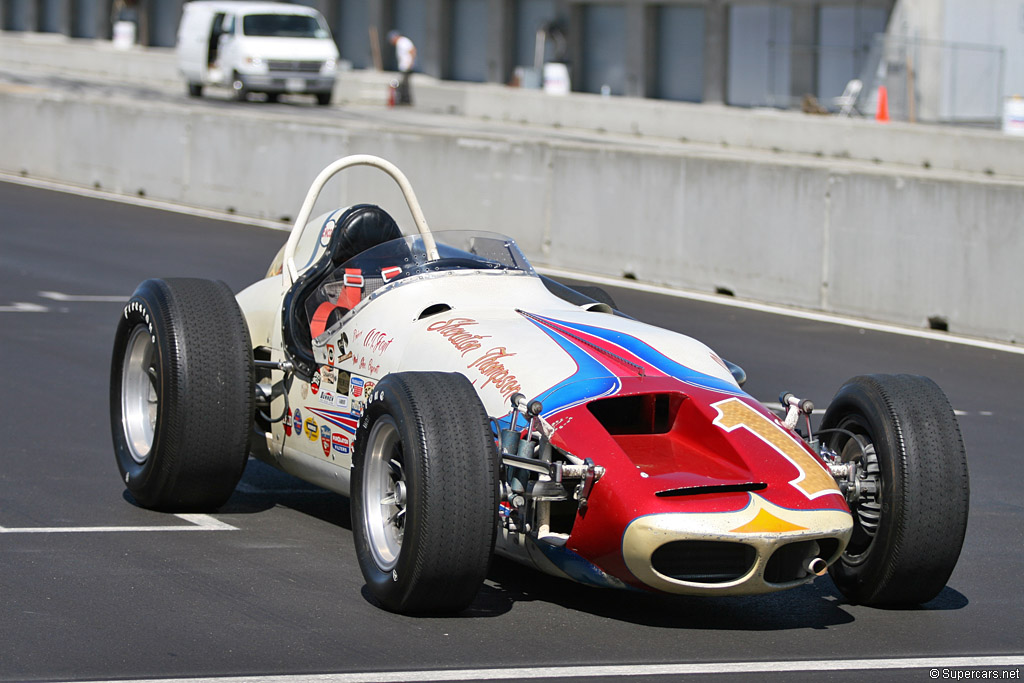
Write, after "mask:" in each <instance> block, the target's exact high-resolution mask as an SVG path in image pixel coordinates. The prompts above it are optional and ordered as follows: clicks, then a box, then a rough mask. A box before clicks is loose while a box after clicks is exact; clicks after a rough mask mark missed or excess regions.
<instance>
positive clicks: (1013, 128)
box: [1003, 95, 1024, 135]
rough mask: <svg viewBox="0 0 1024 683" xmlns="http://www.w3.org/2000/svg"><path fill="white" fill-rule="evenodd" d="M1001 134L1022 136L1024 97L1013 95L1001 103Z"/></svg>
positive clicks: (1023, 128)
mask: <svg viewBox="0 0 1024 683" xmlns="http://www.w3.org/2000/svg"><path fill="white" fill-rule="evenodd" d="M1003 132H1004V133H1006V134H1007V135H1024V97H1021V96H1020V95H1014V96H1013V97H1007V98H1006V100H1005V101H1004V102H1003Z"/></svg>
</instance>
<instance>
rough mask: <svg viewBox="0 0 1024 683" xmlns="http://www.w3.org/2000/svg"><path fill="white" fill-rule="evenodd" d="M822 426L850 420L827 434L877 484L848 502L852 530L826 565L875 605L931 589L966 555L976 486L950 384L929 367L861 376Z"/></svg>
mask: <svg viewBox="0 0 1024 683" xmlns="http://www.w3.org/2000/svg"><path fill="white" fill-rule="evenodd" d="M821 428H822V430H827V429H841V430H844V432H838V431H834V432H825V433H823V434H822V436H823V438H824V439H825V441H826V443H828V444H829V446H830V447H831V448H832V449H833V450H834V451H835V452H837V453H839V454H840V455H841V456H842V458H843V460H844V461H847V462H848V461H850V460H851V459H855V458H857V457H858V456H859V460H858V461H857V462H858V468H859V469H860V470H861V477H862V481H861V484H862V486H865V487H867V490H868V491H871V490H872V489H874V490H876V491H877V493H874V494H872V493H869V494H868V495H865V496H863V497H862V498H861V499H860V500H859V501H855V502H854V503H852V504H851V506H850V508H851V512H852V513H853V518H854V527H853V535H852V537H851V539H850V543H849V545H848V546H847V548H846V550H845V552H844V553H843V554H842V556H841V557H840V558H839V560H837V561H836V562H835V563H834V564H833V565H832V567H831V568H830V569H829V573H830V574H831V576H832V580H833V581H834V582H835V584H836V586H837V587H838V588H839V590H840V591H841V592H842V593H843V595H845V596H846V597H847V598H848V599H849V600H850V601H852V602H855V603H861V604H865V605H873V606H898V605H917V604H921V603H924V602H928V601H929V600H931V599H933V598H935V597H936V596H937V595H938V594H939V592H940V591H941V590H942V588H943V587H944V586H945V585H946V582H947V581H948V580H949V577H950V575H951V574H952V573H953V568H954V567H955V566H956V561H957V558H958V557H959V556H960V548H961V546H962V545H963V540H964V532H965V531H966V528H967V508H968V500H969V494H970V486H969V481H968V473H967V457H966V454H965V452H964V445H963V440H962V439H961V436H960V428H959V426H958V424H957V420H956V417H955V415H954V414H953V409H952V408H951V407H950V405H949V401H948V400H947V399H946V396H945V394H944V393H943V392H942V390H941V389H940V388H939V387H938V385H936V384H935V382H933V381H932V380H930V379H928V378H926V377H918V376H915V375H868V376H862V377H855V378H853V379H851V380H849V381H848V382H847V383H846V384H845V385H843V387H842V388H841V389H840V390H839V392H838V393H837V394H836V396H835V398H834V399H833V400H832V403H831V404H830V405H829V407H828V410H827V411H826V412H825V417H824V419H823V421H822V425H821ZM845 432H849V433H850V434H847V433H845ZM851 434H852V436H851Z"/></svg>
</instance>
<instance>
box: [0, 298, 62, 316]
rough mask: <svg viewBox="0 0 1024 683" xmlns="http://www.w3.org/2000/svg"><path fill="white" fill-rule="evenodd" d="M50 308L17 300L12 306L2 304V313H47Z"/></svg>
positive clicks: (0, 308) (0, 311) (0, 310)
mask: <svg viewBox="0 0 1024 683" xmlns="http://www.w3.org/2000/svg"><path fill="white" fill-rule="evenodd" d="M49 310H50V309H49V308H47V307H46V306H40V305H39V304H29V303H25V302H24V301H15V302H14V303H12V304H11V305H10V306H0V313H46V312H47V311H49Z"/></svg>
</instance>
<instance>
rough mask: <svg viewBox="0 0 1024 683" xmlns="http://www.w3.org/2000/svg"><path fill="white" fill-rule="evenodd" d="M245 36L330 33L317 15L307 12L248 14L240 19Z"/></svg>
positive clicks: (288, 36)
mask: <svg viewBox="0 0 1024 683" xmlns="http://www.w3.org/2000/svg"><path fill="white" fill-rule="evenodd" d="M242 33H244V34H245V35H247V36H261V37H273V38H327V37H329V36H330V34H329V33H328V32H327V29H326V28H325V27H324V26H322V25H321V23H320V21H319V19H317V17H314V16H311V15H308V14H249V15H246V17H245V18H244V19H243V20H242Z"/></svg>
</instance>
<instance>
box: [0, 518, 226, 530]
mask: <svg viewBox="0 0 1024 683" xmlns="http://www.w3.org/2000/svg"><path fill="white" fill-rule="evenodd" d="M174 516H175V517H177V518H178V519H181V520H183V521H185V522H188V523H189V524H190V525H191V526H33V527H17V528H7V527H3V526H0V534H95V533H110V532H119V533H123V532H136V531H146V532H148V531H237V530H238V527H234V526H231V525H230V524H228V523H227V522H222V521H220V520H219V519H214V518H213V517H211V516H209V515H185V514H181V515H174Z"/></svg>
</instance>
